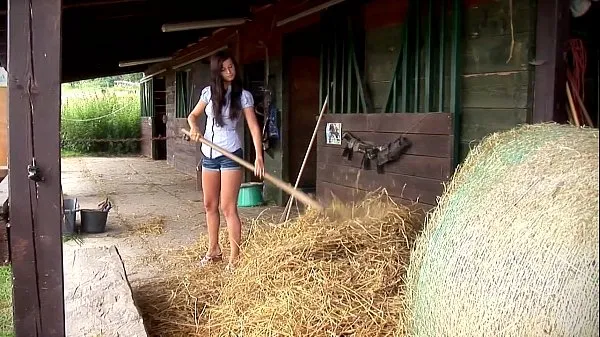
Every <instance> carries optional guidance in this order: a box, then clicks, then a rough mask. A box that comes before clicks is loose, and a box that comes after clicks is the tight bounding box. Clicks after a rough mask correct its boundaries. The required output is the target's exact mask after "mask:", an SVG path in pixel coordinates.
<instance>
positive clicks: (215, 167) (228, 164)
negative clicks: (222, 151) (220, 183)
mask: <svg viewBox="0 0 600 337" xmlns="http://www.w3.org/2000/svg"><path fill="white" fill-rule="evenodd" d="M232 154H233V155H234V156H236V157H239V158H244V150H242V149H241V148H240V149H237V150H235V151H234V152H232ZM240 168H241V166H240V164H238V163H236V162H235V161H233V160H231V159H229V158H227V157H225V156H223V155H220V156H218V157H216V158H206V157H205V158H203V159H202V169H203V170H207V171H225V170H239V169H240Z"/></svg>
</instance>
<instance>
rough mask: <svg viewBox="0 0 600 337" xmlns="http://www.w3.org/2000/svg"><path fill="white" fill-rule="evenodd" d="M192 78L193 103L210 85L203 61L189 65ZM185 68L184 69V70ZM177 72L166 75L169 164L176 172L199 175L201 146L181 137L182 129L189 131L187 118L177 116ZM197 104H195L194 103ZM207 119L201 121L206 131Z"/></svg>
mask: <svg viewBox="0 0 600 337" xmlns="http://www.w3.org/2000/svg"><path fill="white" fill-rule="evenodd" d="M188 68H190V69H191V71H190V75H189V76H191V77H192V81H191V82H192V87H191V90H192V102H197V101H198V99H200V93H201V92H202V89H203V88H204V87H205V86H206V85H208V83H209V79H210V74H209V69H208V65H207V64H205V63H202V62H201V61H198V62H194V63H192V64H190V65H189V67H188ZM183 69H185V68H182V69H181V70H183ZM175 74H176V71H175V70H170V71H168V72H167V75H166V82H167V84H166V87H167V136H168V137H169V138H168V139H167V162H168V163H169V165H171V166H173V167H174V168H175V169H176V170H178V171H180V172H183V173H185V174H189V175H192V176H196V175H197V171H196V167H197V165H198V163H199V161H200V159H201V153H200V146H199V145H198V144H196V143H191V142H187V141H184V140H183V139H182V138H181V137H180V136H181V132H180V130H181V129H182V128H186V129H189V125H188V122H187V117H185V118H177V116H176V102H177V100H176V96H175V95H176V81H175V78H176V76H175ZM193 104H195V103H193ZM204 124H205V119H204V118H203V119H201V120H200V122H199V125H198V126H199V127H200V130H201V131H204Z"/></svg>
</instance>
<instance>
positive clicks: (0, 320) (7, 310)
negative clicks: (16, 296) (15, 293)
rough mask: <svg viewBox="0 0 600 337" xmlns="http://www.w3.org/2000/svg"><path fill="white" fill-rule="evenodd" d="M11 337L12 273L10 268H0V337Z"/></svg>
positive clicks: (12, 333)
mask: <svg viewBox="0 0 600 337" xmlns="http://www.w3.org/2000/svg"><path fill="white" fill-rule="evenodd" d="M9 336H10V337H12V336H14V332H13V316H12V272H11V270H10V266H3V267H0V337H9Z"/></svg>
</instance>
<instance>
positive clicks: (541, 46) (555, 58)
mask: <svg viewBox="0 0 600 337" xmlns="http://www.w3.org/2000/svg"><path fill="white" fill-rule="evenodd" d="M569 17H570V14H569V1H563V0H549V1H538V3H537V28H536V39H535V40H536V43H535V44H536V47H535V55H536V56H535V58H536V60H539V61H543V63H542V64H540V65H538V66H536V68H535V87H534V98H533V116H532V122H533V123H541V122H551V121H554V122H566V121H567V114H566V112H565V111H566V109H565V104H566V93H565V83H566V81H567V73H566V66H565V62H563V52H565V50H566V43H565V42H566V41H567V38H568V32H569Z"/></svg>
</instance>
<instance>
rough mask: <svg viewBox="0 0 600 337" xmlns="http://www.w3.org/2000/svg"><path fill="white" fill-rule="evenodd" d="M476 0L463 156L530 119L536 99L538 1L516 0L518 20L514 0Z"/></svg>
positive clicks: (467, 26) (465, 62)
mask: <svg viewBox="0 0 600 337" xmlns="http://www.w3.org/2000/svg"><path fill="white" fill-rule="evenodd" d="M472 2H473V4H472V5H467V8H466V12H465V14H464V15H465V22H464V31H463V37H462V44H463V55H462V61H461V62H462V67H463V71H462V72H463V78H462V84H461V86H462V90H463V95H462V107H463V112H462V120H461V139H460V142H461V159H464V158H465V157H466V155H467V154H468V152H469V149H470V148H472V147H473V146H475V145H476V144H477V143H478V142H479V141H480V140H481V139H482V138H483V137H485V136H487V135H489V134H491V133H493V132H498V131H504V130H507V129H510V128H513V127H514V126H516V125H519V124H524V123H527V122H528V121H529V120H530V114H531V109H532V105H533V95H532V94H531V89H532V87H533V85H532V81H533V71H534V69H533V68H534V67H533V66H531V65H530V64H529V61H531V60H533V59H534V58H535V57H534V55H535V15H536V9H535V8H536V6H535V3H536V1H533V0H513V1H512V6H513V8H512V13H513V15H512V20H511V15H510V5H511V4H510V2H509V1H504V0H487V1H472ZM511 25H512V27H513V32H514V49H513V53H512V57H511V54H510V50H511V41H512V34H511ZM509 58H510V60H509ZM461 161H462V160H461Z"/></svg>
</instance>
